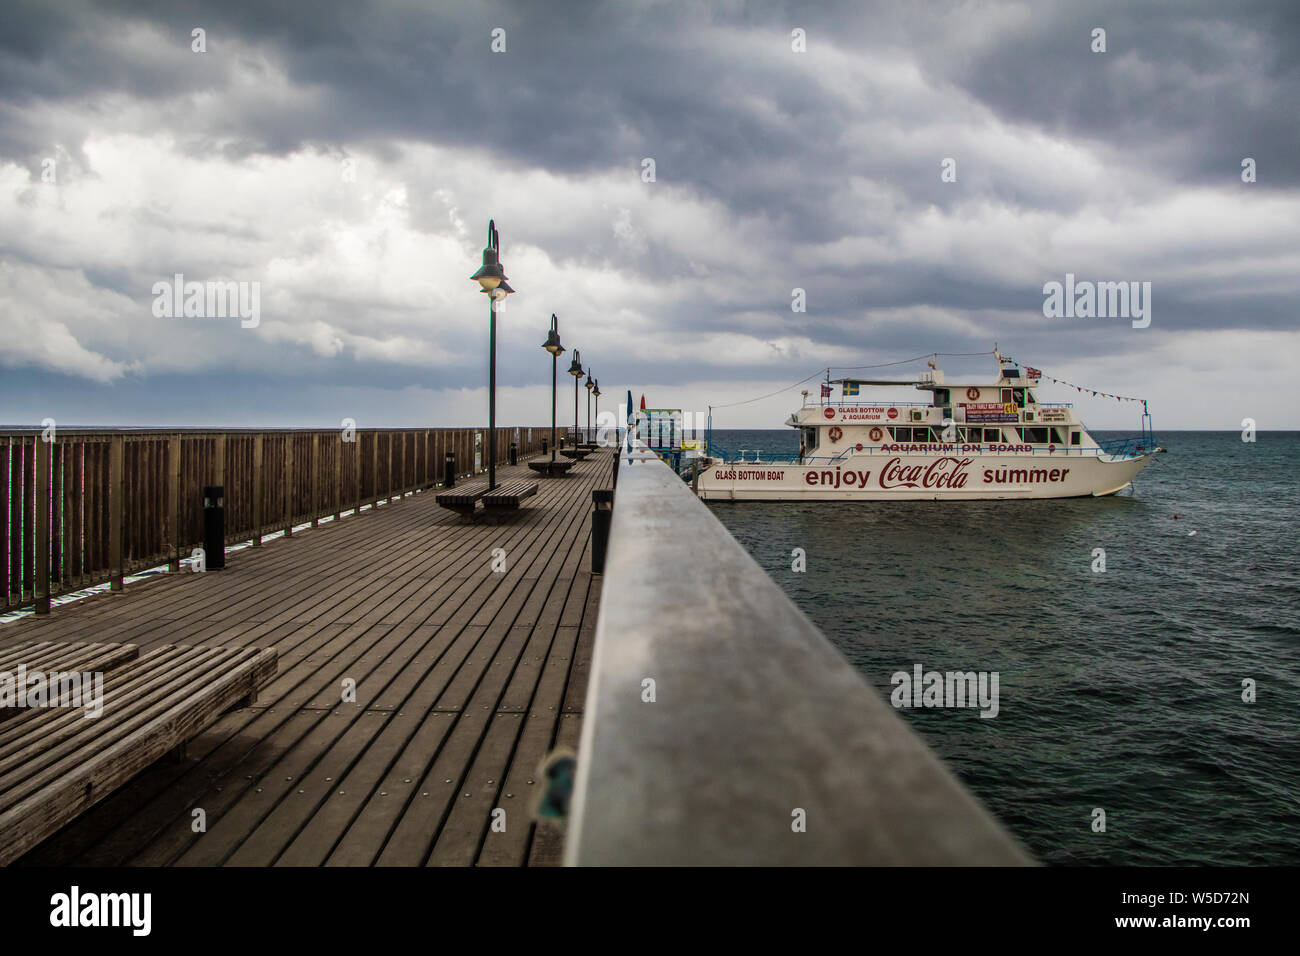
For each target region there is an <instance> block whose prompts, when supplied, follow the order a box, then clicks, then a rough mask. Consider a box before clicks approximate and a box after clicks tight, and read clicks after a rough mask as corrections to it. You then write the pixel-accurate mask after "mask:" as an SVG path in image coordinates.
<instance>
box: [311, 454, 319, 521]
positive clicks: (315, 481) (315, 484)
mask: <svg viewBox="0 0 1300 956" xmlns="http://www.w3.org/2000/svg"><path fill="white" fill-rule="evenodd" d="M310 484H311V526H312V527H313V528H315V527H318V526H319V525H320V433H319V432H313V433H312V436H311V482H310Z"/></svg>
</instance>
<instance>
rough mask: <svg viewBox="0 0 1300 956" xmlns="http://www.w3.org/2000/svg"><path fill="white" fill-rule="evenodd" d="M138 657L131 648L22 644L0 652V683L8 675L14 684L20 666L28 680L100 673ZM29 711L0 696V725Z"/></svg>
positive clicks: (47, 643)
mask: <svg viewBox="0 0 1300 956" xmlns="http://www.w3.org/2000/svg"><path fill="white" fill-rule="evenodd" d="M139 654H140V648H139V647H138V646H136V645H135V644H79V643H75V642H71V641H23V642H22V643H21V644H15V645H13V646H12V647H6V648H3V649H0V679H3V675H12V677H13V679H14V680H15V681H16V680H17V677H18V674H17V671H18V668H19V666H20V665H21V666H22V667H23V668H25V670H26V675H27V676H30V675H31V674H32V673H33V672H34V671H40V672H41V673H42V674H45V675H47V676H48V675H50V674H55V673H62V674H67V673H71V672H76V673H81V674H94V673H103V672H104V671H109V670H112V669H113V668H114V667H120V666H121V665H123V664H126V663H128V662H130V661H133V660H135V659H136V657H138V656H139ZM32 712H33V711H32V710H30V709H28V708H25V707H19V706H18V705H17V701H13V702H10V701H8V700H6V699H5V698H4V697H3V692H0V721H4V720H8V719H9V718H11V717H20V716H24V715H27V714H30V713H32Z"/></svg>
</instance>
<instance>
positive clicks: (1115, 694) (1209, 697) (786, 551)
mask: <svg viewBox="0 0 1300 956" xmlns="http://www.w3.org/2000/svg"><path fill="white" fill-rule="evenodd" d="M1159 438H1160V442H1161V444H1162V445H1164V446H1165V447H1166V448H1168V449H1169V453H1168V454H1166V455H1164V456H1162V457H1161V459H1160V460H1159V461H1157V462H1156V463H1155V464H1153V465H1152V466H1150V467H1149V468H1148V469H1147V470H1146V471H1145V472H1143V474H1142V475H1140V476H1139V478H1138V480H1137V482H1136V483H1135V484H1134V487H1133V488H1132V489H1131V490H1130V491H1126V492H1124V493H1123V495H1121V496H1116V497H1113V498H1102V499H1070V500H1059V501H972V502H942V501H940V502H862V503H857V504H844V503H817V504H814V503H808V504H803V503H778V502H762V503H759V502H743V503H733V502H709V507H710V508H711V509H712V511H713V513H714V514H715V515H717V516H718V518H719V519H721V520H722V522H723V523H724V524H726V526H727V527H728V528H729V529H731V531H732V533H733V534H734V535H735V536H736V538H737V539H738V540H739V541H740V542H741V543H742V544H743V545H744V546H745V547H746V548H747V549H748V550H749V551H750V553H751V554H753V556H754V557H755V558H756V559H757V560H758V562H759V563H760V564H761V565H762V566H763V567H764V568H765V569H766V570H767V571H768V573H769V574H771V575H772V577H773V578H774V579H775V580H776V581H777V582H778V583H780V584H781V586H782V587H783V588H784V589H785V590H786V592H787V593H788V594H789V595H790V597H791V598H792V599H793V600H794V601H795V603H796V604H798V605H799V606H800V607H801V608H802V609H803V610H804V611H805V612H806V613H807V614H808V615H809V617H811V618H812V619H813V620H814V621H815V622H816V623H817V624H818V625H820V626H821V627H822V629H823V630H824V631H825V632H826V634H827V635H828V636H829V637H830V639H831V640H832V641H833V642H834V643H835V644H836V646H837V647H839V648H840V650H841V651H842V652H843V653H844V654H845V655H846V656H847V657H848V659H849V660H850V661H852V662H853V664H854V665H855V666H856V667H857V668H858V669H859V670H860V671H861V672H862V674H863V675H864V676H865V677H866V678H867V679H868V680H869V681H870V682H871V683H872V684H874V685H875V686H876V687H877V688H878V689H880V690H881V692H882V693H885V694H888V693H889V691H890V690H892V687H891V684H890V675H891V674H893V673H894V672H896V671H899V670H905V671H909V672H910V671H911V670H912V668H913V665H915V664H918V663H919V664H921V665H923V667H924V668H925V669H926V670H931V669H933V670H940V671H949V670H961V671H968V670H977V671H997V672H999V674H1000V713H999V714H998V716H997V717H996V718H994V719H981V718H980V717H979V715H978V712H977V711H975V710H905V711H901V713H902V714H903V715H904V716H905V719H907V720H908V721H909V722H910V723H911V725H912V727H914V728H915V729H916V730H917V731H918V732H920V733H921V735H922V736H923V737H924V738H925V739H926V740H927V741H928V742H929V743H930V745H931V746H932V747H933V748H934V749H935V750H936V751H937V752H938V753H939V754H940V755H941V756H943V757H944V758H945V759H946V760H947V761H948V763H949V766H951V767H952V768H953V769H954V770H955V771H956V772H957V773H958V775H959V776H960V777H961V778H962V779H963V780H964V781H965V782H966V783H967V785H969V786H970V787H971V788H972V789H973V790H974V791H975V792H976V793H977V794H979V796H980V797H981V798H982V799H983V800H984V801H985V803H986V804H987V805H988V806H989V807H990V808H991V809H992V810H993V812H994V813H995V814H997V816H998V817H999V818H1001V819H1002V820H1003V822H1004V823H1005V824H1006V825H1007V826H1008V827H1009V828H1010V829H1011V830H1012V831H1013V832H1014V833H1016V834H1017V835H1018V836H1019V837H1020V839H1021V840H1023V841H1024V842H1025V844H1026V845H1027V846H1028V847H1029V848H1030V849H1031V851H1032V852H1033V853H1034V854H1035V855H1036V856H1037V857H1038V858H1039V859H1041V860H1043V861H1046V862H1051V863H1067V864H1100V863H1111V864H1191V863H1207V864H1246V863H1250V864H1262V863H1271V864H1296V863H1300V677H1298V673H1300V668H1297V664H1296V658H1297V651H1298V650H1300V536H1298V535H1297V532H1296V521H1295V512H1296V508H1297V504H1298V502H1300V493H1298V492H1300V478H1298V477H1297V475H1300V433H1294V432H1290V433H1261V434H1260V435H1259V437H1258V441H1257V442H1255V443H1254V444H1247V443H1243V442H1242V441H1241V437H1240V435H1239V434H1238V433H1236V432H1233V433H1211V432H1182V433H1179V432H1170V433H1164V434H1161V435H1160V436H1159ZM714 439H715V442H714V443H715V446H721V447H724V448H727V449H729V450H731V451H735V450H736V449H740V448H747V449H754V448H762V449H765V450H767V451H769V452H772V453H793V452H794V451H797V447H796V445H797V439H796V438H795V436H794V432H793V431H792V430H786V431H783V432H766V431H751V432H720V433H715V436H714ZM751 455H752V453H751ZM1175 515H1177V517H1175ZM1192 531H1195V532H1196V534H1195V535H1192V534H1190V532H1192ZM796 547H799V548H804V549H805V550H806V551H807V563H808V570H807V572H806V573H803V574H796V573H792V572H791V569H790V566H791V556H790V555H791V550H792V549H793V548H796ZM1094 548H1104V549H1105V552H1106V571H1105V573H1095V572H1094V571H1093V570H1092V565H1093V549H1094ZM1245 678H1251V679H1254V680H1255V681H1256V682H1257V685H1258V699H1257V701H1256V703H1254V704H1246V703H1243V701H1242V680H1243V679H1245ZM1096 807H1101V808H1103V809H1104V810H1105V811H1106V815H1107V821H1106V823H1107V829H1106V832H1105V833H1094V832H1093V831H1092V826H1091V823H1092V816H1091V814H1092V811H1093V809H1094V808H1096Z"/></svg>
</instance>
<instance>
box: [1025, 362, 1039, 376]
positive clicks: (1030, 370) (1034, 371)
mask: <svg viewBox="0 0 1300 956" xmlns="http://www.w3.org/2000/svg"><path fill="white" fill-rule="evenodd" d="M1025 374H1027V375H1028V376H1029V377H1030V378H1042V377H1043V373H1042V372H1040V371H1038V369H1036V368H1030V367H1029V366H1028V365H1026V366H1025Z"/></svg>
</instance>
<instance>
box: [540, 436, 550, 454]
mask: <svg viewBox="0 0 1300 956" xmlns="http://www.w3.org/2000/svg"><path fill="white" fill-rule="evenodd" d="M549 443H550V439H549V438H543V439H542V454H543V455H545V454H546V453H547V452H548V451H550V448H549V447H547V446H548V444H549Z"/></svg>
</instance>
